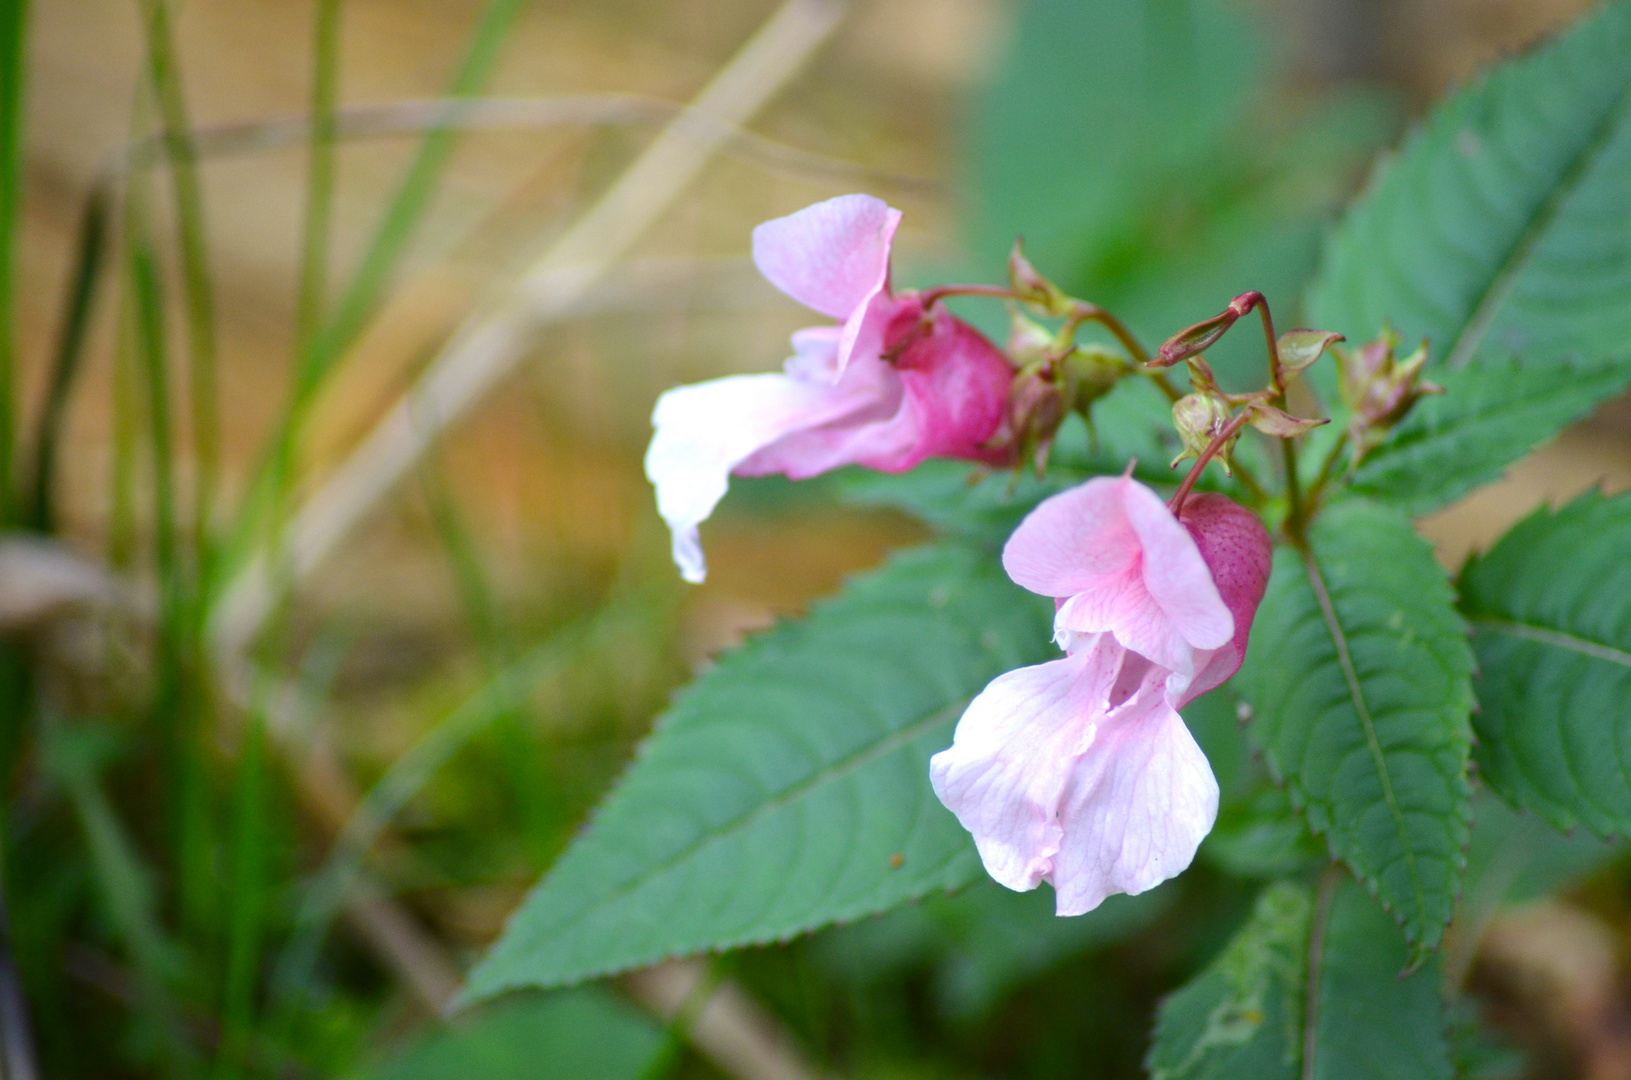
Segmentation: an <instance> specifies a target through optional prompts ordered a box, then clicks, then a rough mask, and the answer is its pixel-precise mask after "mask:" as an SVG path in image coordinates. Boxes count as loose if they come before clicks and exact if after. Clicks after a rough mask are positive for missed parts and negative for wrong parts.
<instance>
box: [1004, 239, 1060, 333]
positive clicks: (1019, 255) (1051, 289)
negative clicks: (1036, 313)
mask: <svg viewBox="0 0 1631 1080" xmlns="http://www.w3.org/2000/svg"><path fill="white" fill-rule="evenodd" d="M1023 248H1024V241H1023V240H1021V239H1018V238H1016V239H1015V240H1014V248H1013V250H1012V251H1010V252H1009V253H1008V287H1009V288H1011V289H1013V290H1014V295H1015V296H1016V297H1017V298H1018V299H1020V300H1021V301H1023V302H1024V303H1027V304H1032V305H1035V306H1036V307H1038V308H1041V309H1042V310H1043V311H1044V312H1046V313H1047V314H1049V315H1060V316H1063V315H1068V314H1070V297H1068V296H1066V295H1065V294H1064V292H1063V291H1061V290H1060V288H1059V287H1058V286H1057V285H1055V284H1054V283H1053V282H1051V281H1049V280H1048V279H1047V278H1045V277H1043V276H1042V274H1041V272H1040V271H1039V270H1037V268H1036V267H1035V266H1032V265H1031V260H1029V259H1027V258H1026V257H1025V252H1024V250H1023Z"/></svg>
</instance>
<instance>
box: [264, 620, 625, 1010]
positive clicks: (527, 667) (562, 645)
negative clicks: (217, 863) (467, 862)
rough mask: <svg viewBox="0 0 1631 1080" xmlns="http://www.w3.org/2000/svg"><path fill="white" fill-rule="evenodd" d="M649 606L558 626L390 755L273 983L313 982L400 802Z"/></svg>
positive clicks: (290, 994)
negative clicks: (338, 920) (342, 913)
mask: <svg viewBox="0 0 1631 1080" xmlns="http://www.w3.org/2000/svg"><path fill="white" fill-rule="evenodd" d="M644 609H645V604H644V603H643V602H642V599H641V598H640V597H638V596H636V597H632V598H628V599H625V600H621V601H613V602H612V603H610V604H608V605H606V606H605V607H603V608H602V609H601V610H600V611H598V612H596V613H595V614H594V615H591V616H590V617H589V618H587V619H585V620H581V621H579V622H576V623H573V624H570V625H568V626H567V627H564V628H562V629H561V630H558V631H556V632H555V633H554V634H552V635H551V636H550V637H549V638H548V639H547V640H545V641H544V642H543V643H542V644H540V645H538V646H536V647H534V648H533V649H531V650H529V651H528V652H527V653H526V654H524V655H523V656H521V657H520V658H519V659H517V660H516V661H515V662H514V663H513V664H511V665H509V666H507V667H505V668H504V669H503V670H502V671H500V672H499V673H498V674H497V675H496V676H494V677H493V678H492V679H490V680H489V681H488V682H487V683H485V684H484V685H483V686H482V688H481V689H480V690H478V691H477V692H476V693H475V694H474V695H472V696H471V697H469V698H467V699H466V700H465V701H464V702H463V703H462V704H461V705H460V706H459V707H458V708H456V709H454V710H453V711H452V712H450V713H449V714H448V715H447V716H446V717H444V718H443V719H442V720H441V721H440V722H438V723H437V724H436V725H435V726H434V727H432V728H431V729H430V730H429V731H427V732H426V733H425V734H424V735H422V736H420V738H419V740H418V741H417V742H415V743H414V745H413V746H412V747H410V748H409V749H408V751H407V752H406V753H404V754H403V755H402V756H401V757H399V758H397V759H396V761H394V762H392V764H391V767H390V768H389V769H387V770H386V772H385V775H384V776H382V777H380V779H379V780H378V781H376V782H375V784H374V786H373V787H371V788H370V789H369V790H368V794H367V795H366V796H364V798H363V801H362V803H361V804H360V805H359V806H358V807H357V810H356V812H355V813H354V814H353V815H352V817H351V820H350V821H348V822H347V823H346V827H345V830H344V831H343V832H342V833H341V835H340V837H339V838H338V839H337V840H336V841H335V843H334V847H333V849H332V850H331V851H330V852H329V856H328V858H327V859H326V860H325V862H324V864H323V867H322V868H321V869H320V870H319V871H318V872H317V874H316V875H315V876H314V877H313V879H312V881H311V884H310V886H309V887H308V889H307V891H306V897H305V899H304V901H303V902H302V904H301V909H300V913H299V915H298V917H297V920H296V926H295V931H294V934H293V935H292V936H291V938H290V940H289V944H288V945H287V946H286V948H285V949H284V951H283V954H282V956H281V957H280V958H279V960H278V969H277V975H276V986H277V990H278V992H279V993H280V994H281V995H282V996H283V997H285V999H288V1000H293V999H295V998H297V997H298V995H300V994H301V993H303V992H304V989H305V988H306V987H307V986H308V985H310V982H311V975H312V972H313V971H314V970H315V968H316V964H317V958H318V954H319V951H320V950H321V948H322V944H323V940H324V939H325V938H326V936H327V934H328V930H329V927H330V926H331V925H332V924H333V921H334V919H335V917H336V916H337V915H338V914H339V912H340V909H341V907H342V906H343V905H344V903H345V900H346V898H347V896H348V894H349V892H350V890H351V888H352V886H353V885H354V884H355V883H356V882H357V880H358V878H359V877H360V875H361V873H362V870H363V862H364V860H365V859H366V858H367V856H368V852H369V850H370V849H371V848H372V847H373V845H374V843H375V841H376V840H378V839H379V837H380V835H381V833H383V832H384V831H385V829H387V828H388V827H389V826H390V823H391V822H392V821H393V820H394V819H395V818H396V816H397V815H398V814H399V813H401V812H402V810H403V808H405V807H406V806H407V805H408V803H409V802H410V801H412V800H413V799H414V797H416V796H417V795H418V794H419V792H420V791H422V790H423V789H424V787H425V785H426V784H427V783H429V782H430V780H431V779H432V778H433V777H434V776H435V775H436V773H437V772H439V771H440V770H441V769H442V767H443V766H445V765H446V764H447V763H448V762H449V761H451V760H452V759H453V757H454V756H455V755H457V754H458V753H459V751H461V750H462V749H464V747H466V746H467V745H469V743H470V741H471V740H472V739H474V738H475V737H476V736H478V735H480V734H481V733H482V732H483V731H486V730H487V729H489V728H490V727H491V726H492V725H493V724H494V723H496V722H498V721H499V720H501V719H502V718H503V717H504V716H506V715H513V714H514V713H516V712H517V711H518V710H519V709H520V708H521V707H522V705H523V704H524V703H525V701H526V697H527V695H528V693H529V692H530V691H531V690H532V689H533V688H534V687H536V686H537V685H538V684H539V683H541V682H542V681H544V680H545V679H548V678H551V677H553V676H555V675H556V674H558V673H560V672H562V671H565V670H566V669H567V668H568V667H569V666H570V665H571V664H572V663H574V662H575V661H576V660H577V659H578V657H579V655H580V654H581V652H582V650H583V648H584V647H585V645H586V644H592V643H595V642H596V641H597V640H599V639H601V638H606V639H609V640H615V639H616V638H617V636H618V633H619V627H620V625H621V624H622V623H624V622H625V621H627V620H630V619H635V620H638V619H640V618H642V617H643V612H644Z"/></svg>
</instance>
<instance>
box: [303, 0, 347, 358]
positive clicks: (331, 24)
mask: <svg viewBox="0 0 1631 1080" xmlns="http://www.w3.org/2000/svg"><path fill="white" fill-rule="evenodd" d="M339 72H340V0H317V10H316V21H315V25H314V26H313V29H312V74H311V139H310V142H309V147H310V149H309V150H308V158H307V161H308V164H307V167H306V225H305V230H304V232H303V234H302V237H301V245H300V292H299V296H298V297H297V300H296V308H295V347H296V348H297V349H298V350H300V352H299V354H298V356H297V359H299V358H300V357H303V356H304V355H305V350H306V349H308V348H309V347H310V346H311V341H312V337H313V335H314V334H316V333H317V328H318V326H319V325H321V323H322V318H323V290H324V288H325V287H326V285H327V279H328V247H329V224H330V210H331V208H332V206H333V201H334V200H333V196H334V140H335V105H336V102H337V100H338V97H339V84H340V77H339Z"/></svg>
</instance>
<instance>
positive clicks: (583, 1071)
mask: <svg viewBox="0 0 1631 1080" xmlns="http://www.w3.org/2000/svg"><path fill="white" fill-rule="evenodd" d="M663 1044H664V1039H663V1029H662V1026H661V1025H659V1024H658V1023H657V1022H656V1021H655V1020H653V1019H652V1018H651V1017H650V1016H648V1015H646V1014H645V1013H643V1012H641V1011H640V1010H639V1009H637V1008H635V1007H634V1006H632V1005H630V1004H628V1003H627V1002H625V1001H622V1000H619V999H618V998H617V997H616V996H615V995H614V994H612V993H611V992H610V991H608V990H606V989H604V988H602V987H598V986H588V987H583V988H581V989H574V990H567V991H562V992H560V993H554V994H525V995H519V996H517V997H516V998H515V999H514V1000H510V1001H503V1002H500V1003H498V1004H495V1005H493V1006H491V1007H489V1008H487V1009H483V1010H482V1011H481V1012H479V1013H478V1014H476V1015H475V1016H473V1017H465V1018H462V1019H461V1020H459V1021H458V1022H456V1023H455V1024H454V1025H453V1026H452V1027H449V1028H437V1029H434V1030H433V1031H432V1032H431V1033H430V1034H428V1035H425V1036H423V1037H422V1038H420V1039H419V1040H418V1041H417V1042H415V1043H414V1044H413V1045H412V1046H410V1047H409V1048H408V1049H407V1050H405V1051H403V1053H402V1054H401V1055H400V1056H399V1057H397V1058H396V1059H395V1060H394V1061H392V1062H391V1063H389V1064H388V1065H385V1066H384V1067H382V1068H380V1069H379V1070H377V1071H376V1072H375V1073H373V1076H374V1077H375V1080H466V1078H468V1077H481V1078H482V1080H639V1078H640V1077H643V1076H645V1075H647V1070H648V1069H650V1068H651V1066H652V1064H653V1062H654V1061H656V1059H657V1058H658V1056H659V1055H660V1054H661V1052H662V1049H663Z"/></svg>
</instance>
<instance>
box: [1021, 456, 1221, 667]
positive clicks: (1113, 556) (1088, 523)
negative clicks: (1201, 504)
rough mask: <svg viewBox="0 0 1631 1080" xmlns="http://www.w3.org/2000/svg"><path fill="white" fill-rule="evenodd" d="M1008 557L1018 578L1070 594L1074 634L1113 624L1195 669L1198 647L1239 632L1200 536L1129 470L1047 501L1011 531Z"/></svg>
mask: <svg viewBox="0 0 1631 1080" xmlns="http://www.w3.org/2000/svg"><path fill="white" fill-rule="evenodd" d="M1002 561H1003V566H1004V568H1005V569H1006V570H1007V571H1008V576H1009V577H1011V578H1013V579H1014V581H1016V582H1017V583H1018V584H1020V585H1022V586H1024V587H1025V588H1027V589H1030V590H1031V591H1032V592H1039V593H1041V594H1042V595H1044V596H1053V597H1055V598H1058V599H1061V600H1063V601H1064V602H1063V603H1062V604H1061V605H1060V607H1059V611H1058V613H1057V614H1056V616H1055V619H1054V626H1055V628H1056V632H1057V633H1058V634H1059V635H1060V636H1061V637H1064V638H1067V639H1068V637H1069V636H1070V635H1073V634H1090V633H1100V632H1104V631H1109V632H1111V633H1114V634H1115V636H1116V640H1117V641H1119V642H1121V643H1122V644H1123V645H1125V646H1126V647H1127V648H1129V649H1132V650H1133V651H1134V652H1137V653H1140V654H1142V655H1143V656H1146V657H1148V658H1149V659H1151V660H1153V661H1155V662H1156V663H1157V664H1160V665H1161V666H1162V667H1166V668H1170V669H1172V670H1173V671H1178V672H1181V673H1183V674H1185V675H1189V674H1193V672H1194V671H1195V665H1196V659H1195V652H1196V650H1197V649H1201V650H1204V649H1212V648H1217V647H1218V646H1221V645H1222V644H1224V643H1225V642H1227V641H1228V640H1229V639H1230V637H1231V635H1232V634H1233V632H1234V620H1233V617H1232V616H1231V614H1230V612H1229V609H1228V608H1227V607H1226V606H1225V605H1224V603H1223V600H1222V598H1221V597H1220V596H1219V594H1218V590H1217V587H1216V585H1214V584H1213V582H1212V579H1211V571H1210V570H1208V568H1207V565H1206V562H1205V560H1203V559H1202V558H1201V554H1200V549H1199V548H1198V547H1196V544H1195V540H1194V538H1193V537H1191V536H1190V534H1189V533H1188V531H1186V530H1185V529H1184V527H1183V526H1182V525H1180V524H1179V523H1178V520H1177V519H1176V518H1174V517H1173V516H1172V513H1171V512H1170V511H1169V510H1168V509H1167V508H1166V504H1165V503H1163V502H1162V501H1161V500H1160V498H1159V497H1158V496H1157V495H1156V494H1155V493H1154V492H1153V491H1151V490H1150V489H1149V488H1147V487H1145V486H1144V485H1143V484H1140V483H1137V482H1136V481H1134V480H1132V479H1131V478H1129V477H1125V476H1123V477H1115V478H1111V477H1098V478H1096V479H1093V480H1089V481H1087V482H1086V483H1085V484H1081V485H1080V486H1078V487H1075V488H1072V489H1071V490H1069V491H1064V492H1061V493H1059V494H1058V495H1055V496H1053V497H1052V498H1049V499H1046V500H1044V501H1043V502H1042V503H1041V504H1040V505H1039V506H1037V508H1036V509H1035V510H1032V511H1031V513H1030V514H1029V515H1027V516H1026V518H1025V520H1024V521H1022V522H1021V523H1020V525H1019V528H1017V529H1015V530H1014V534H1013V535H1012V536H1011V537H1009V538H1008V543H1007V545H1006V546H1005V547H1004V548H1003V554H1002Z"/></svg>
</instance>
